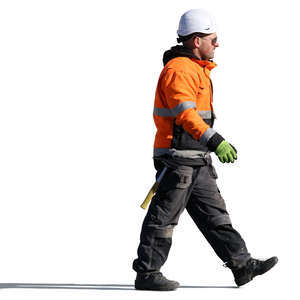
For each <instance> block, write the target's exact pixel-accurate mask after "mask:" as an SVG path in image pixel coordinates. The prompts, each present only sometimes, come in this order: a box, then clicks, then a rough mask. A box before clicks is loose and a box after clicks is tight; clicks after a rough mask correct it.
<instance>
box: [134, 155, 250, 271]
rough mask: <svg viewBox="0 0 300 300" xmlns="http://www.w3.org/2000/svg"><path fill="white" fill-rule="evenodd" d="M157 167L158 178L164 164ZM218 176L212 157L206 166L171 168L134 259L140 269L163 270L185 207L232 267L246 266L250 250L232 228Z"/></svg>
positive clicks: (207, 238)
mask: <svg viewBox="0 0 300 300" xmlns="http://www.w3.org/2000/svg"><path fill="white" fill-rule="evenodd" d="M155 168H156V170H157V175H156V176H157V178H158V176H159V174H160V173H161V171H162V169H163V168H164V164H163V163H162V162H160V161H155ZM216 179H217V174H216V171H215V169H214V167H213V165H212V163H211V159H209V160H207V161H206V165H203V166H196V167H194V166H193V167H191V166H183V165H180V166H176V167H174V166H173V167H171V168H170V167H169V168H168V170H167V172H166V173H165V175H164V177H163V179H162V181H161V183H160V185H159V187H158V190H157V192H156V194H155V196H154V197H153V199H152V201H151V204H150V206H149V209H148V212H147V214H146V217H145V219H144V222H143V226H142V231H141V235H140V244H139V247H138V258H137V259H135V260H134V262H133V269H134V270H135V271H136V272H138V273H153V272H159V271H160V268H161V267H162V265H163V264H164V263H165V261H166V260H167V257H168V254H169V250H170V247H171V244H172V233H173V228H174V226H175V225H177V224H178V220H179V217H180V215H181V213H182V212H183V211H184V209H186V210H187V212H188V213H189V215H190V216H191V217H192V219H193V221H194V222H195V224H196V225H197V227H198V229H199V230H200V231H201V232H202V234H203V235H204V237H205V238H206V240H207V241H208V242H209V244H210V245H211V246H212V248H213V249H214V251H215V253H216V254H217V255H218V256H219V258H220V259H221V260H222V261H223V262H224V263H225V264H226V265H227V266H228V267H229V268H231V269H232V268H236V267H241V266H243V265H245V263H246V262H247V260H248V259H249V258H250V253H249V252H248V250H247V248H246V245H245V242H244V240H243V239H242V237H241V235H240V234H239V233H238V232H237V231H236V230H235V229H234V228H233V227H232V224H231V221H230V217H229V214H228V212H227V210H226V206H225V202H224V199H223V198H222V196H221V194H220V191H219V189H218V187H217V184H216Z"/></svg>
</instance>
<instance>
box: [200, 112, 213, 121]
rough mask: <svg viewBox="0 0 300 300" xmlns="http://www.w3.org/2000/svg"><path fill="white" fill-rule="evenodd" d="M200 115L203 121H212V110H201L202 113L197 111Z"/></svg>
mask: <svg viewBox="0 0 300 300" xmlns="http://www.w3.org/2000/svg"><path fill="white" fill-rule="evenodd" d="M197 112H198V115H199V116H200V117H201V118H203V119H211V115H212V113H211V111H210V110H201V111H197Z"/></svg>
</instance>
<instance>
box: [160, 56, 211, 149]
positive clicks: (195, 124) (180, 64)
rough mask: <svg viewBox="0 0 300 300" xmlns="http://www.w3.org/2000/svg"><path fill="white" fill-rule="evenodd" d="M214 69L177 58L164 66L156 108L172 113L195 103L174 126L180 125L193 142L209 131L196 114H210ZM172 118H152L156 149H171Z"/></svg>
mask: <svg viewBox="0 0 300 300" xmlns="http://www.w3.org/2000/svg"><path fill="white" fill-rule="evenodd" d="M215 66H216V64H215V63H213V62H209V61H201V60H197V59H191V58H188V57H176V58H174V59H171V60H170V61H169V62H168V63H167V64H166V66H165V67H164V69H163V70H162V72H161V74H160V77H159V80H158V84H157V89H156V94H155V101H154V106H155V107H156V108H165V109H173V108H175V107H176V106H178V105H180V104H183V103H184V102H194V103H195V106H196V108H188V109H186V110H184V111H183V112H181V113H179V114H178V115H177V116H176V124H177V125H182V126H183V128H184V129H185V130H186V131H187V132H188V133H190V134H191V135H192V136H193V138H194V139H196V140H199V139H200V137H201V136H202V135H203V134H204V132H205V131H206V130H207V128H209V126H208V125H207V124H206V123H205V122H204V121H203V119H202V118H201V117H200V116H199V114H198V112H197V111H213V107H212V89H211V82H210V79H209V75H210V70H211V69H212V68H214V67H215ZM174 118H175V117H164V116H157V115H154V122H155V125H156V127H157V133H156V137H155V142H154V147H155V148H170V146H171V141H172V137H173V122H174Z"/></svg>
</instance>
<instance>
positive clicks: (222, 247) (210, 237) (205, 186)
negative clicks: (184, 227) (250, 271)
mask: <svg viewBox="0 0 300 300" xmlns="http://www.w3.org/2000/svg"><path fill="white" fill-rule="evenodd" d="M216 178H217V175H216V173H215V170H214V168H213V166H211V165H209V166H204V167H202V168H201V170H200V172H199V175H198V176H197V178H196V179H195V185H194V187H193V191H192V194H191V196H190V199H189V202H188V203H187V207H186V208H187V211H188V213H189V215H190V216H191V217H192V219H193V221H194V222H195V223H196V225H197V227H198V228H199V230H200V231H201V232H202V233H203V235H204V237H205V238H206V240H207V241H208V242H209V244H210V245H211V246H212V248H213V249H214V251H215V252H216V254H217V255H218V256H219V258H220V259H221V260H222V261H223V262H224V263H226V265H227V266H228V267H230V268H233V267H237V266H243V265H244V264H245V263H246V261H247V260H248V259H249V258H250V254H249V252H248V250H247V247H246V244H245V241H244V240H243V238H242V237H241V235H240V234H239V233H238V231H237V230H235V229H234V228H233V227H232V224H231V220H230V217H229V214H228V212H227V210H226V205H225V202H224V200H223V198H222V196H221V194H220V192H219V189H218V187H217V185H216Z"/></svg>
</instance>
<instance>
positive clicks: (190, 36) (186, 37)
mask: <svg viewBox="0 0 300 300" xmlns="http://www.w3.org/2000/svg"><path fill="white" fill-rule="evenodd" d="M207 35H210V33H202V32H193V33H191V34H189V35H185V36H182V35H178V36H179V37H178V38H177V43H182V42H186V41H188V40H189V39H191V38H193V37H194V36H198V37H200V38H203V37H205V36H207Z"/></svg>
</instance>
